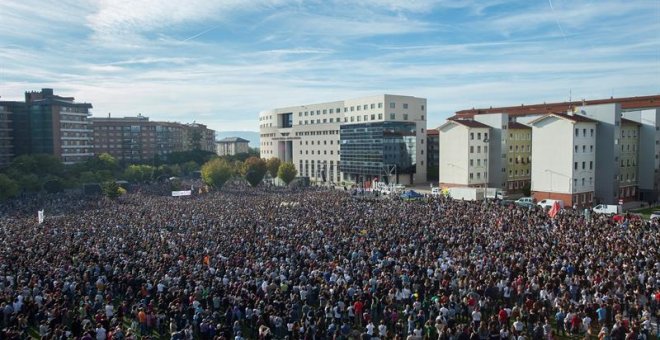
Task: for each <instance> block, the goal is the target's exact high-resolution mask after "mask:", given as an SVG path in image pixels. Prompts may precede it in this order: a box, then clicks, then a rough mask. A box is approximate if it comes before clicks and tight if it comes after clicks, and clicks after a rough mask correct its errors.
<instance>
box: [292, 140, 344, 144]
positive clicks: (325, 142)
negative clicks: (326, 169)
mask: <svg viewBox="0 0 660 340" xmlns="http://www.w3.org/2000/svg"><path fill="white" fill-rule="evenodd" d="M310 142H311V143H310ZM333 143H334V140H330V145H332V144H333ZM339 143H340V142H339V141H337V145H339ZM299 144H300V145H303V141H302V140H301V141H300V143H299ZM305 145H314V141H313V140H311V141H309V140H306V141H305ZM316 145H321V141H320V140H317V141H316ZM323 145H328V141H327V140H324V141H323Z"/></svg>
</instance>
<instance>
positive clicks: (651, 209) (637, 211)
mask: <svg viewBox="0 0 660 340" xmlns="http://www.w3.org/2000/svg"><path fill="white" fill-rule="evenodd" d="M657 210H660V206H654V207H648V208H643V209H635V210H632V212H633V213H635V214H641V215H642V216H644V218H645V219H647V220H648V219H649V218H651V214H652V213H653V212H654V211H657Z"/></svg>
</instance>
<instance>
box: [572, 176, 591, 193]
mask: <svg viewBox="0 0 660 340" xmlns="http://www.w3.org/2000/svg"><path fill="white" fill-rule="evenodd" d="M581 183H582V186H585V185H587V180H586V178H585V177H582V181H581ZM593 184H594V178H593V177H589V185H593ZM577 185H578V179H577V178H573V190H575V187H577Z"/></svg>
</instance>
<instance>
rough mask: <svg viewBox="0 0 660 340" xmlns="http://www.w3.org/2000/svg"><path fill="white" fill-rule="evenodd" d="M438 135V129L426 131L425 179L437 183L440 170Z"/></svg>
mask: <svg viewBox="0 0 660 340" xmlns="http://www.w3.org/2000/svg"><path fill="white" fill-rule="evenodd" d="M439 160H440V135H439V133H438V129H428V130H426V178H427V179H428V180H429V181H437V180H438V178H439V177H438V173H439V170H440V161H439Z"/></svg>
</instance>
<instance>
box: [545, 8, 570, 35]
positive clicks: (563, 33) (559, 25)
mask: <svg viewBox="0 0 660 340" xmlns="http://www.w3.org/2000/svg"><path fill="white" fill-rule="evenodd" d="M548 3H549V4H550V9H551V10H552V14H553V16H554V17H555V22H556V23H557V27H559V31H560V32H561V35H562V36H564V39H566V32H564V29H563V28H562V27H561V24H560V23H559V20H558V19H557V15H556V14H555V7H554V6H552V0H548Z"/></svg>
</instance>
